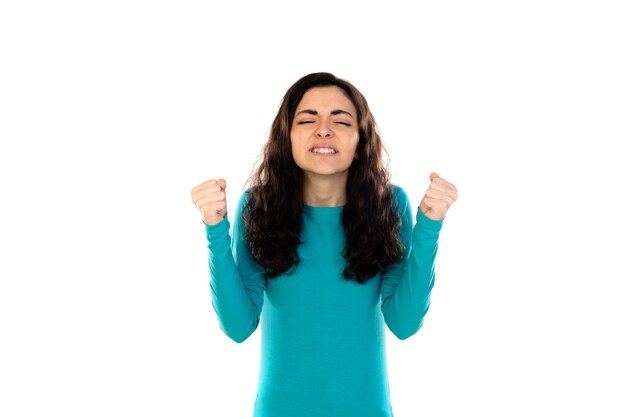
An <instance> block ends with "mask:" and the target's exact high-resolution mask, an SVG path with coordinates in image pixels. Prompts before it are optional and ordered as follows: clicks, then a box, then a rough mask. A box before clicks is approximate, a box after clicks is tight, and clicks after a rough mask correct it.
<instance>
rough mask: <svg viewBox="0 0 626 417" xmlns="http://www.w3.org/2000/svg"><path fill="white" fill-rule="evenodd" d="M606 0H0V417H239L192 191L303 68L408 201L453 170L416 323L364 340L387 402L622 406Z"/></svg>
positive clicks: (255, 138)
mask: <svg viewBox="0 0 626 417" xmlns="http://www.w3.org/2000/svg"><path fill="white" fill-rule="evenodd" d="M226 3H228V5H226ZM619 3H621V2H618V1H613V2H611V1H567V2H566V1H550V0H542V1H523V2H522V1H518V2H512V1H509V2H502V1H473V2H463V1H447V2H419V3H416V4H414V5H412V6H411V8H408V6H405V5H404V3H393V2H386V5H385V6H382V5H381V4H380V3H379V2H360V3H358V4H357V3H356V2H351V3H345V4H344V2H339V1H317V2H307V3H299V2H286V1H285V2H276V1H269V2H268V1H265V2H232V3H230V2H219V5H217V3H213V2H200V1H196V2H191V1H176V2H174V1H169V2H167V1H154V2H148V1H143V2H142V1H128V0H126V1H107V2H79V1H73V2H70V1H58V2H32V1H30V2H29V1H19V2H18V1H6V2H3V3H2V5H1V6H0V60H1V65H0V73H1V74H0V75H1V76H0V138H1V147H0V196H1V198H2V203H1V205H0V210H1V216H0V249H1V253H0V256H1V260H0V276H1V281H0V338H1V342H0V349H1V350H2V352H1V355H0V392H1V393H2V394H1V396H2V398H1V399H0V415H2V416H46V415H64V416H114V415H115V416H147V415H149V416H187V417H191V416H250V415H251V412H252V405H253V401H254V395H255V392H256V379H257V372H258V359H259V349H260V345H259V341H260V332H258V331H257V332H256V333H254V334H253V335H252V336H251V337H250V338H249V339H248V340H247V341H246V342H245V343H243V344H236V343H235V342H233V341H232V340H230V339H228V338H227V337H226V336H225V335H224V334H223V333H222V332H221V330H220V328H219V326H218V322H217V317H216V315H215V312H214V311H213V309H212V307H211V302H210V290H209V286H208V282H209V271H208V265H207V248H206V238H205V236H204V231H203V228H202V223H201V220H200V216H199V213H198V211H197V209H196V208H195V207H194V205H193V204H192V202H191V198H190V191H191V188H192V187H193V186H195V185H197V184H199V183H201V182H203V181H205V180H206V179H209V178H216V177H224V178H226V179H227V181H228V188H227V191H228V193H227V196H228V201H229V203H230V204H231V205H232V206H229V207H234V204H235V203H236V200H237V198H238V197H239V196H240V195H241V192H242V190H243V189H244V186H245V180H246V179H247V177H248V176H249V174H250V173H251V172H252V169H253V165H254V163H255V161H256V160H257V158H258V156H259V155H260V152H261V148H262V146H263V144H264V142H265V139H266V137H267V133H268V130H269V127H270V124H271V122H272V120H273V118H274V116H275V114H276V111H277V109H278V105H279V102H280V99H281V98H282V96H283V94H284V93H285V91H286V89H287V88H288V87H289V86H290V85H291V84H292V83H293V82H295V81H296V80H297V79H298V78H300V77H301V76H303V75H305V74H308V73H310V72H316V71H329V72H333V73H334V74H336V75H337V76H339V77H342V78H345V79H347V80H349V81H351V82H352V83H354V84H355V85H356V86H357V88H359V89H360V90H361V91H362V92H363V93H364V95H365V96H366V97H367V99H368V101H369V103H370V107H371V109H372V111H373V113H374V115H375V117H376V119H377V121H378V124H379V128H380V132H381V134H382V137H383V140H384V142H385V144H386V145H387V147H388V149H389V154H390V161H391V165H390V167H391V172H392V175H393V178H392V180H393V182H394V183H396V184H398V185H401V186H402V187H404V188H405V189H406V190H407V192H408V193H409V196H410V197H411V200H412V204H413V207H416V206H417V204H418V203H419V199H420V198H421V195H422V193H423V192H424V190H425V189H426V187H427V186H428V175H429V174H430V172H431V171H437V172H439V173H440V174H441V175H442V176H443V177H444V178H447V179H448V180H450V181H452V182H453V183H454V184H456V185H457V187H458V189H459V199H458V201H457V202H456V204H455V205H454V206H453V208H452V209H451V210H450V211H449V213H448V217H447V218H446V221H445V224H444V228H443V230H442V234H441V239H440V249H439V255H438V258H437V284H436V287H435V289H434V292H433V296H432V300H431V301H432V306H431V310H430V311H429V313H428V315H427V318H426V321H425V324H424V327H423V328H422V329H421V330H420V332H418V334H416V335H415V336H413V337H411V338H410V339H408V340H405V341H399V340H397V339H395V337H394V336H393V334H391V333H390V332H388V333H387V335H388V338H387V341H388V362H389V375H390V385H391V395H392V404H393V409H394V413H395V415H396V417H409V416H452V415H455V416H529V415H532V416H557V415H561V416H564V415H581V416H583V415H584V416H624V415H626V404H625V401H626V400H625V397H624V393H625V392H626V381H625V378H626V377H625V375H626V364H625V360H624V352H625V351H626V342H625V341H624V339H625V331H624V329H625V328H626V326H625V324H624V322H625V318H626V307H625V302H624V297H625V295H626V294H625V292H624V290H623V288H624V286H623V281H624V280H625V279H626V268H625V267H624V254H625V253H626V250H625V249H626V247H625V246H626V245H625V244H624V235H625V233H626V227H625V225H626V222H625V221H624V210H626V205H625V202H624V200H625V199H624V185H623V183H624V179H626V171H625V169H624V167H623V164H624V162H623V160H624V155H625V153H624V151H618V150H617V146H618V145H620V142H624V141H625V140H626V121H625V118H626V117H625V116H626V99H625V97H626V82H625V79H626V77H625V76H624V74H626V60H625V51H626V42H625V39H626V29H625V28H626V25H624V22H625V21H626V14H625V13H624V12H623V10H622V9H621V8H620V7H619V6H620V4H619ZM354 388H355V389H358V387H354Z"/></svg>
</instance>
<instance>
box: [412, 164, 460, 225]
mask: <svg viewBox="0 0 626 417" xmlns="http://www.w3.org/2000/svg"><path fill="white" fill-rule="evenodd" d="M457 197H458V194H457V190H456V187H455V186H454V185H453V184H452V183H450V182H448V181H446V180H444V179H443V178H441V177H440V176H439V174H437V173H436V172H432V173H431V174H430V186H429V187H428V190H426V194H425V195H424V198H422V201H421V202H420V206H419V207H420V209H422V212H423V213H424V214H425V215H426V217H428V218H429V219H432V220H443V218H444V217H446V212H447V211H448V209H449V208H450V206H451V205H452V203H454V202H455V201H456V199H457Z"/></svg>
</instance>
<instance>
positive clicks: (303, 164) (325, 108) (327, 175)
mask: <svg viewBox="0 0 626 417" xmlns="http://www.w3.org/2000/svg"><path fill="white" fill-rule="evenodd" d="M356 117H357V113H356V107H355V106H354V104H353V103H352V101H351V100H350V99H349V98H348V96H347V95H346V94H345V93H344V92H343V90H342V89H341V88H339V87H335V86H330V87H314V88H311V89H310V90H308V91H307V92H306V93H305V94H304V96H303V97H302V100H300V103H299V104H298V107H297V108H296V112H295V117H294V121H293V124H292V126H291V132H290V138H291V150H292V154H293V159H294V161H295V162H296V164H297V165H298V166H299V167H300V168H301V169H302V171H303V174H304V189H303V193H304V204H307V205H310V206H317V207H334V206H341V205H344V204H345V203H346V182H347V180H348V168H349V167H350V164H352V161H353V160H354V157H355V152H356V147H357V145H358V143H359V130H358V121H357V119H356ZM314 147H332V148H334V149H335V150H336V151H337V153H336V154H333V155H328V154H317V153H313V152H311V149H312V148H314Z"/></svg>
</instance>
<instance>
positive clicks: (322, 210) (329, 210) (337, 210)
mask: <svg viewBox="0 0 626 417" xmlns="http://www.w3.org/2000/svg"><path fill="white" fill-rule="evenodd" d="M344 207H345V205H344V206H335V207H317V206H309V205H307V204H305V205H304V211H306V212H307V213H314V214H341V213H343V208H344Z"/></svg>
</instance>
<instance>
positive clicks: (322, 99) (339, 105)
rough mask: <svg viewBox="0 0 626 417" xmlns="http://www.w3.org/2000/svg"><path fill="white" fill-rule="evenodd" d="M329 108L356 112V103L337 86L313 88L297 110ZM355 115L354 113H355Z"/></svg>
mask: <svg viewBox="0 0 626 417" xmlns="http://www.w3.org/2000/svg"><path fill="white" fill-rule="evenodd" d="M316 107H328V108H331V107H332V110H334V109H342V110H348V111H350V109H351V110H352V111H356V108H355V107H354V103H352V100H350V98H349V97H348V95H347V94H346V92H345V91H343V90H342V89H341V88H339V87H337V86H327V87H313V88H311V89H309V90H307V92H306V93H304V95H303V96H302V99H301V100H300V103H299V104H298V107H297V109H304V108H316ZM353 114H354V113H353Z"/></svg>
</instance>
